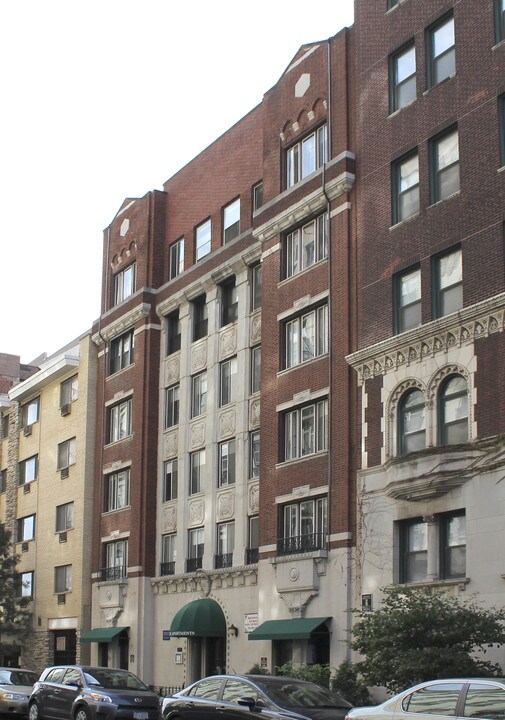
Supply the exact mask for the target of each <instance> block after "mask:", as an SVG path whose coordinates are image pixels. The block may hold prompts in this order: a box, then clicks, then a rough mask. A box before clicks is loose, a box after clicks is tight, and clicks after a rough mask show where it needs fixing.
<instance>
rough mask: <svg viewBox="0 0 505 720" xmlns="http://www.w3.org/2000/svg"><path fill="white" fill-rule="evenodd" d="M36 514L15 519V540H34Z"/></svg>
mask: <svg viewBox="0 0 505 720" xmlns="http://www.w3.org/2000/svg"><path fill="white" fill-rule="evenodd" d="M35 527H36V515H35V513H33V514H32V515H26V516H25V517H21V518H18V519H17V520H16V542H18V543H20V542H28V541H29V540H35Z"/></svg>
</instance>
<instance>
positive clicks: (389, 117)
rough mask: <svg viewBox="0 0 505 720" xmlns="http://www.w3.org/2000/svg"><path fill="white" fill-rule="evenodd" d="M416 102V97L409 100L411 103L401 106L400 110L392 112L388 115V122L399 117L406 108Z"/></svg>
mask: <svg viewBox="0 0 505 720" xmlns="http://www.w3.org/2000/svg"><path fill="white" fill-rule="evenodd" d="M416 100H417V97H415V98H414V99H413V100H411V101H410V102H409V103H407V104H406V105H402V107H401V108H398V109H397V110H393V112H392V113H389V115H388V120H391V118H395V117H397V116H398V115H401V114H402V112H403V111H404V110H407V108H409V107H411V105H413V104H414V103H415V102H416Z"/></svg>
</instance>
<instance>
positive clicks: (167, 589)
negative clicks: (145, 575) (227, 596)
mask: <svg viewBox="0 0 505 720" xmlns="http://www.w3.org/2000/svg"><path fill="white" fill-rule="evenodd" d="M257 582H258V570H257V567H256V566H252V565H242V566H237V567H231V568H222V569H219V570H205V571H199V572H197V573H183V574H181V575H169V576H163V577H157V578H152V580H151V586H152V588H153V590H154V593H155V594H156V595H158V594H163V593H170V594H172V593H187V592H190V593H194V592H202V593H204V594H205V595H209V594H210V593H211V592H212V591H213V590H215V589H219V588H227V587H237V586H239V585H244V584H248V585H256V584H257Z"/></svg>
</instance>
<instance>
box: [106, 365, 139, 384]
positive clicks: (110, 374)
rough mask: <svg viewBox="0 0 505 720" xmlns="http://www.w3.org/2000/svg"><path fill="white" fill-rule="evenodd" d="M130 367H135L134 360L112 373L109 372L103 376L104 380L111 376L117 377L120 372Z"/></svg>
mask: <svg viewBox="0 0 505 720" xmlns="http://www.w3.org/2000/svg"><path fill="white" fill-rule="evenodd" d="M132 367H135V363H134V362H132V363H130V364H129V365H126V366H125V367H124V368H120V369H119V370H116V371H115V372H113V373H109V375H107V377H106V378H105V382H107V381H108V380H110V379H111V378H117V377H118V376H119V375H121V373H124V372H126V371H127V370H129V369H130V368H132Z"/></svg>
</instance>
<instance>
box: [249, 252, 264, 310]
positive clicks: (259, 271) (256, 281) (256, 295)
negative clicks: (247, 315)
mask: <svg viewBox="0 0 505 720" xmlns="http://www.w3.org/2000/svg"><path fill="white" fill-rule="evenodd" d="M262 282H263V266H262V264H261V263H258V264H257V265H254V266H253V267H252V268H251V310H258V308H260V307H261V286H262Z"/></svg>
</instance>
